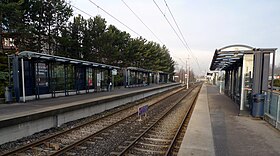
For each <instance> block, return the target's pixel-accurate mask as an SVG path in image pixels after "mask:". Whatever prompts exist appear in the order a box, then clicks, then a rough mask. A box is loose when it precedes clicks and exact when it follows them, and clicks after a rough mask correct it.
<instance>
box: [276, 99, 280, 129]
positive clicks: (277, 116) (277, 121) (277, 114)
mask: <svg viewBox="0 0 280 156" xmlns="http://www.w3.org/2000/svg"><path fill="white" fill-rule="evenodd" d="M277 104H278V105H277V112H276V128H278V123H279V118H280V117H279V116H280V115H279V111H280V110H279V109H280V95H278V102H277Z"/></svg>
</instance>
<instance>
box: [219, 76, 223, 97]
mask: <svg viewBox="0 0 280 156" xmlns="http://www.w3.org/2000/svg"><path fill="white" fill-rule="evenodd" d="M221 75H222V74H221V71H220V72H219V76H220V94H222V82H223V81H222V79H221Z"/></svg>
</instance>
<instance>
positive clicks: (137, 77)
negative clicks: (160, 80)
mask: <svg viewBox="0 0 280 156" xmlns="http://www.w3.org/2000/svg"><path fill="white" fill-rule="evenodd" d="M124 75H125V76H124V79H125V80H124V81H125V87H128V88H129V87H138V86H146V85H150V83H154V81H153V79H152V76H153V75H152V71H151V70H147V69H143V68H137V67H127V68H124Z"/></svg>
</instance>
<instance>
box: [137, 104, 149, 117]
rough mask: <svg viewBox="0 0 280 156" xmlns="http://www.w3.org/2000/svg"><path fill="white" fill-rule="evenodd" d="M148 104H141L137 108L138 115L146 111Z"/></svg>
mask: <svg viewBox="0 0 280 156" xmlns="http://www.w3.org/2000/svg"><path fill="white" fill-rule="evenodd" d="M148 107H149V106H148V105H145V106H142V107H139V108H138V115H139V116H141V115H144V114H145V113H146V112H148Z"/></svg>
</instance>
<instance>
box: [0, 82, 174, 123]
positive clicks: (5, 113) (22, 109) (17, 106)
mask: <svg viewBox="0 0 280 156" xmlns="http://www.w3.org/2000/svg"><path fill="white" fill-rule="evenodd" d="M168 85H172V83H169V84H160V85H156V84H153V85H150V86H145V87H135V88H123V87H122V88H120V89H117V88H115V90H113V91H111V92H93V93H87V94H80V95H71V96H64V97H57V98H47V99H40V100H32V101H28V102H26V103H12V104H0V121H1V120H2V119H6V118H13V117H14V116H17V115H22V114H29V113H32V112H36V111H44V110H46V109H49V108H51V109H54V108H56V107H66V106H67V105H71V103H72V104H73V103H83V102H86V101H89V100H93V99H96V100H97V99H104V98H109V97H112V96H117V95H124V94H129V93H133V92H139V91H143V90H148V89H152V88H157V87H164V86H168Z"/></svg>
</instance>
